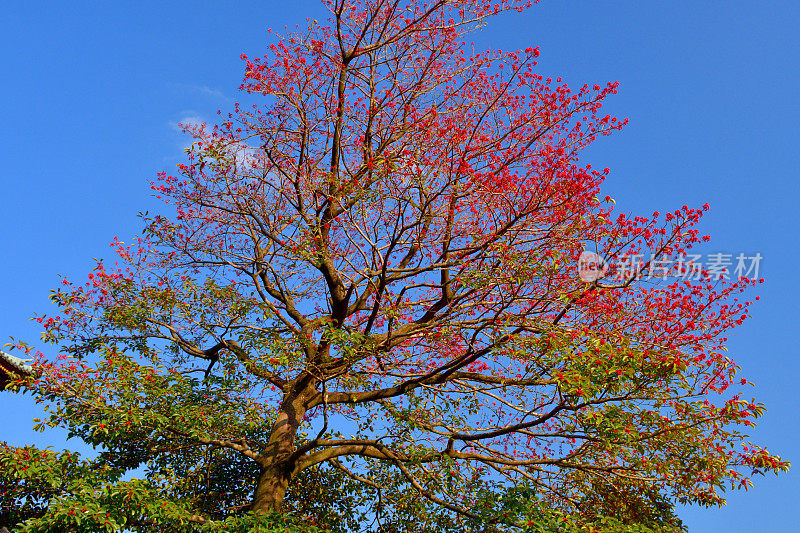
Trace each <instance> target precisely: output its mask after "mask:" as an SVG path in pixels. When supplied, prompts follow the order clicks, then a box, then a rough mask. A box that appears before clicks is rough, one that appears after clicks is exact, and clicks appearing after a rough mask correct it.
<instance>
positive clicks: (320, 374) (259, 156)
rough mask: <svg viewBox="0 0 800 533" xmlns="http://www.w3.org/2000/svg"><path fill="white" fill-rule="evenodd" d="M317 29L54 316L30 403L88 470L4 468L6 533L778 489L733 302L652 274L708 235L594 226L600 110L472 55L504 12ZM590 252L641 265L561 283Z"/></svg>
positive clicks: (520, 516)
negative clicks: (753, 438)
mask: <svg viewBox="0 0 800 533" xmlns="http://www.w3.org/2000/svg"><path fill="white" fill-rule="evenodd" d="M326 4H327V7H328V9H329V10H330V19H329V22H328V24H327V25H323V26H320V25H317V23H316V21H315V22H313V23H312V24H310V25H309V27H308V28H307V29H306V30H305V31H303V32H301V33H297V34H291V35H285V36H281V37H279V38H277V40H276V41H275V43H274V44H272V45H271V46H270V49H269V52H268V54H267V55H266V56H264V57H263V58H258V59H248V58H247V57H244V56H243V59H244V60H245V61H246V65H247V66H246V71H245V72H246V73H245V80H244V83H243V85H242V88H243V89H244V90H245V91H247V92H248V93H250V94H252V95H263V98H264V100H265V104H264V105H263V106H258V107H252V108H243V107H239V106H237V107H236V108H235V111H234V112H233V113H232V114H230V115H227V117H224V118H223V119H222V120H221V122H220V124H219V125H217V126H215V127H213V128H208V127H206V126H200V127H194V126H193V127H187V128H186V129H187V131H188V132H189V133H190V134H191V135H193V137H194V141H195V142H194V144H193V145H192V147H191V149H190V150H188V162H187V163H186V164H182V165H180V166H179V169H180V172H179V173H176V175H174V176H172V175H167V174H161V175H159V179H158V181H156V182H154V183H153V189H154V190H155V191H156V194H157V195H159V197H161V198H163V199H164V200H165V201H166V203H167V204H168V205H170V206H172V207H173V208H174V214H173V215H170V216H166V215H157V216H153V217H151V218H147V219H146V222H147V225H146V230H145V232H144V234H143V236H142V237H141V238H140V239H139V240H138V241H137V242H136V243H133V244H124V243H122V242H115V243H114V247H115V249H116V251H117V253H118V254H119V257H120V260H119V263H118V265H117V266H115V267H113V268H111V267H108V266H107V265H104V264H103V263H99V264H98V265H97V268H96V269H95V271H94V272H93V273H91V274H90V275H89V279H88V282H87V283H85V284H73V283H70V282H68V281H64V285H63V286H62V287H61V288H60V289H59V290H57V291H55V292H54V294H53V296H52V299H53V301H54V302H55V303H56V304H57V305H58V306H60V308H61V312H60V316H53V317H47V316H44V317H41V318H40V319H39V320H40V322H42V324H43V325H44V328H45V330H46V332H45V338H46V340H48V341H50V342H53V343H56V344H58V345H59V346H60V348H61V351H62V354H63V355H62V356H60V357H59V358H58V359H57V360H50V361H48V360H46V359H44V358H40V359H39V361H38V362H37V363H36V365H35V368H36V370H37V373H38V374H37V375H38V377H37V379H36V380H35V381H29V382H27V383H25V384H22V385H23V386H24V387H25V388H26V390H29V391H31V392H32V393H33V394H35V395H36V396H37V397H38V398H39V399H40V400H44V401H46V402H47V404H48V405H49V412H50V415H49V418H47V419H46V420H44V421H43V422H41V427H42V428H44V427H46V426H64V427H66V428H68V429H69V431H70V434H71V435H74V436H78V437H80V438H81V439H83V440H84V441H86V442H88V443H90V444H92V445H96V446H98V447H99V448H100V450H101V451H100V452H99V456H98V457H97V458H96V459H93V460H85V459H81V458H79V457H77V456H75V455H73V454H69V453H67V452H65V453H62V454H56V453H54V452H50V451H41V450H35V449H32V448H13V447H6V448H5V449H4V450H3V451H2V453H0V460H1V461H2V462H3V464H4V470H3V472H4V473H3V478H2V479H3V482H4V483H6V487H7V490H6V491H5V493H4V495H3V496H0V498H4V499H5V500H4V502H5V504H6V505H11V504H14V505H16V506H17V507H16V508H17V509H18V511H17V512H18V515H15V516H16V518H15V519H17V520H26V522H25V524H26V525H25V526H24V527H22V530H24V531H51V530H53V531H54V530H59V531H62V530H66V529H64V528H68V529H69V528H78V529H75V530H79V529H80V528H84V529H83V530H87V531H95V530H105V529H107V530H114V529H115V528H121V527H125V528H129V529H130V528H133V529H137V530H142V531H151V530H152V531H160V530H165V529H163V528H167V529H168V530H170V531H172V530H183V529H185V530H189V531H195V530H209V531H211V530H213V531H217V530H220V528H222V529H223V530H224V529H225V528H228V530H236V528H246V527H253V524H255V523H258V522H259V521H261V522H262V523H264V524H265V523H266V522H264V520H267V519H269V520H273V521H274V520H278V518H277V517H279V516H281V515H284V516H285V515H289V514H292V515H294V516H300V517H303V518H304V521H305V523H306V525H314V523H316V524H317V525H318V526H320V527H323V528H325V529H329V530H351V529H355V528H357V527H359V524H364V523H366V524H369V523H370V522H371V523H373V524H375V526H374V527H376V528H377V529H379V530H381V531H405V530H415V531H416V530H419V528H420V527H423V526H422V525H421V524H427V526H425V527H431V528H434V529H435V530H437V531H445V530H448V529H449V528H451V527H452V528H453V530H457V531H464V530H472V529H474V530H480V531H506V530H515V528H517V529H520V528H523V529H524V528H529V529H531V530H537V528H538V529H542V530H548V531H553V530H573V529H575V530H578V529H581V528H586V529H587V530H592V529H593V530H601V529H603V528H605V530H609V531H611V530H614V531H622V530H625V531H628V530H630V531H648V530H653V531H655V530H662V529H668V530H674V529H675V528H678V527H680V524H679V521H678V520H677V518H675V516H674V514H673V506H674V504H675V502H689V503H697V504H701V505H714V504H720V503H721V502H723V501H724V500H723V498H722V495H721V491H722V490H724V488H725V487H727V486H733V487H745V488H746V487H747V486H748V485H749V484H750V476H752V474H754V473H763V472H766V471H780V470H784V469H786V468H787V467H788V463H786V462H783V461H781V460H780V458H778V457H775V456H772V455H770V454H769V453H768V452H767V451H765V450H764V449H762V448H760V447H757V446H752V445H748V446H742V443H743V440H744V439H745V436H744V435H743V434H742V433H741V432H740V430H739V429H738V428H740V427H741V426H750V425H751V424H752V420H753V418H755V417H757V416H758V415H760V414H761V412H762V407H761V406H760V405H757V404H755V403H753V402H750V401H745V400H743V399H741V397H740V396H739V395H738V394H736V392H735V391H730V390H729V388H730V387H731V385H732V383H733V380H734V374H735V373H736V367H735V365H734V364H733V363H732V362H731V360H730V359H728V358H727V357H726V356H725V355H724V351H725V347H724V343H725V341H726V338H725V335H726V332H727V331H728V330H730V329H731V328H733V327H735V326H736V325H738V324H740V323H741V322H742V320H743V319H744V318H745V316H746V314H747V307H748V303H747V302H745V301H739V299H738V295H739V293H740V292H741V291H742V290H744V289H745V288H747V287H749V286H751V285H753V284H754V283H756V281H755V280H750V279H747V278H740V279H738V280H735V281H733V282H727V281H726V280H722V279H714V278H715V277H717V276H713V275H712V274H711V273H709V272H699V273H698V274H697V275H695V276H692V277H691V278H688V277H686V276H683V274H685V273H686V266H687V265H682V266H678V267H677V268H672V267H670V269H664V264H665V263H666V259H667V258H671V257H680V256H682V255H683V254H685V253H686V252H687V250H689V248H691V247H692V246H693V245H694V244H696V243H697V242H699V241H700V240H701V237H699V234H698V231H697V230H696V229H695V225H696V224H697V222H698V221H699V219H700V218H701V216H702V213H703V210H698V209H690V208H688V207H683V208H682V209H679V210H676V211H674V212H671V213H667V214H665V215H664V216H663V217H660V216H659V214H658V213H655V214H654V215H653V217H650V218H644V217H635V218H629V217H626V216H625V215H618V216H612V211H613V208H612V206H611V201H610V199H609V198H606V200H601V199H600V198H601V194H600V185H601V182H602V181H603V178H604V176H605V174H607V173H608V170H607V169H606V170H605V171H603V172H599V171H597V170H594V169H592V168H591V167H590V166H589V165H583V166H582V165H580V164H579V163H578V161H579V159H578V158H579V155H580V152H581V150H582V149H583V148H584V147H586V146H587V145H588V144H589V143H590V142H592V141H593V140H595V139H596V138H597V137H598V136H600V135H607V134H609V133H612V132H613V131H615V130H617V129H619V128H620V127H622V125H623V123H624V121H620V120H617V119H615V118H612V117H610V116H603V115H602V114H601V113H600V108H601V104H602V102H603V100H604V99H605V98H606V97H607V96H608V95H610V94H612V93H614V92H615V91H616V84H608V85H606V86H598V85H595V86H588V85H587V86H584V87H582V88H580V89H578V90H576V91H573V90H571V89H569V88H568V87H567V86H566V85H564V84H563V83H562V82H561V80H560V79H557V80H552V79H549V78H548V79H544V78H543V77H542V76H540V75H538V74H537V73H536V68H535V67H536V57H537V55H538V51H537V49H535V48H529V49H527V50H524V51H518V52H511V53H506V52H500V51H490V52H484V53H477V54H472V53H468V48H467V46H466V45H465V44H464V43H463V42H462V39H463V38H464V35H465V34H466V33H467V32H469V31H472V30H474V29H476V28H478V27H480V26H481V25H482V24H483V23H484V21H485V19H486V18H487V17H489V16H491V15H495V14H498V13H500V12H503V11H508V10H521V9H523V8H525V7H527V5H526V4H525V2H519V1H517V0H505V1H502V2H499V3H496V4H485V3H483V2H477V1H474V0H432V1H429V2H421V1H413V0H412V1H407V2H402V1H399V0H398V1H385V0H373V1H362V0H347V1H342V0H329V1H328V2H326ZM584 250H591V251H594V252H597V253H598V255H599V256H602V257H606V258H619V257H622V256H626V257H633V256H636V255H640V256H642V257H644V258H645V260H643V261H642V263H641V264H639V265H638V266H635V267H634V268H631V269H626V268H618V267H613V268H612V269H611V270H609V271H605V270H601V271H600V273H599V274H598V275H596V276H592V277H589V278H588V279H587V278H586V276H584V277H583V279H582V278H581V277H579V276H578V272H577V265H578V261H579V256H580V254H581V252H582V251H584ZM689 266H690V265H689ZM659 269H661V270H659ZM603 274H604V276H603ZM741 383H744V380H742V381H741ZM737 384H738V383H737ZM137 469H138V470H137ZM132 470H133V471H135V472H139V473H141V472H144V479H138V478H136V477H134V478H133V479H131V478H130V476H128V477H126V476H125V474H126V473H128V472H130V471H132ZM134 475H141V474H136V473H134ZM9 487H10V488H9ZM20 487H27V488H25V489H24V490H23V489H21V488H20ZM20 491H21V492H20ZM32 494H36V495H37V496H36V498H34V497H33V496H31V495H32ZM37 498H38V499H37ZM23 503H24V505H23ZM26 513H27V514H26ZM54 524H55V525H54ZM53 527H55V528H56V529H52V528H53ZM265 527H266V526H265ZM281 527H284V528H286V527H294V526H286V525H284V526H281ZM58 528H62V529H58ZM492 528H494V529H492ZM282 530H284V529H282Z"/></svg>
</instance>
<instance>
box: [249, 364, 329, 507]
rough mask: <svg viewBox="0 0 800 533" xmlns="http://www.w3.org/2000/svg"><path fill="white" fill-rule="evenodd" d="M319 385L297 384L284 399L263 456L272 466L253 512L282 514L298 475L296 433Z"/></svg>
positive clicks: (310, 381)
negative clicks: (285, 498)
mask: <svg viewBox="0 0 800 533" xmlns="http://www.w3.org/2000/svg"><path fill="white" fill-rule="evenodd" d="M315 386H316V382H315V381H314V379H313V378H312V377H311V376H308V375H306V376H302V377H301V378H299V379H297V380H296V381H295V386H294V387H293V390H292V391H290V392H289V393H287V394H286V396H284V399H283V403H281V407H280V409H279V410H278V416H277V418H276V419H275V424H274V425H273V426H272V433H271V435H270V437H269V443H268V444H267V449H266V450H265V453H264V455H265V456H266V457H267V458H268V460H269V462H268V464H267V465H266V467H264V469H263V470H262V471H261V474H260V475H259V476H258V481H257V483H256V490H255V494H254V495H253V505H252V508H251V509H252V510H253V511H256V512H261V513H271V512H275V513H279V512H280V511H281V506H282V504H283V498H284V496H286V489H287V488H288V487H289V482H290V481H291V479H292V476H293V475H294V474H295V464H293V462H290V461H289V459H290V457H291V456H292V452H293V451H294V449H295V438H296V436H297V430H298V428H299V427H300V424H301V423H302V421H303V416H304V415H305V413H306V410H307V408H308V401H309V400H310V399H311V398H312V397H313V396H314V394H315V393H316V389H315Z"/></svg>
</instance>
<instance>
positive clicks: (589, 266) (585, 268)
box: [578, 250, 608, 283]
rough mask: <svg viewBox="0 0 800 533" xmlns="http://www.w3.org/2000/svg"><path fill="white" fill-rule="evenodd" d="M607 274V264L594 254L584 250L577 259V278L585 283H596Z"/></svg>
mask: <svg viewBox="0 0 800 533" xmlns="http://www.w3.org/2000/svg"><path fill="white" fill-rule="evenodd" d="M606 273H608V263H606V260H605V259H603V258H602V257H600V256H599V255H598V254H596V253H594V252H588V251H586V250H584V251H583V252H581V255H580V257H579V258H578V277H579V278H581V280H582V281H585V282H586V283H592V282H593V281H597V280H598V279H600V278H602V277H603V276H605V275H606Z"/></svg>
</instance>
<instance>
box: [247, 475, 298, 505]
mask: <svg viewBox="0 0 800 533" xmlns="http://www.w3.org/2000/svg"><path fill="white" fill-rule="evenodd" d="M281 470H282V469H280V468H276V467H271V468H265V469H264V470H263V471H262V472H261V474H260V475H259V476H258V484H257V485H256V492H255V494H254V495H253V507H252V510H253V511H255V512H259V513H264V514H268V513H280V512H281V506H282V505H283V498H284V496H286V489H287V487H288V486H289V481H290V479H291V473H290V472H287V471H285V470H284V471H281Z"/></svg>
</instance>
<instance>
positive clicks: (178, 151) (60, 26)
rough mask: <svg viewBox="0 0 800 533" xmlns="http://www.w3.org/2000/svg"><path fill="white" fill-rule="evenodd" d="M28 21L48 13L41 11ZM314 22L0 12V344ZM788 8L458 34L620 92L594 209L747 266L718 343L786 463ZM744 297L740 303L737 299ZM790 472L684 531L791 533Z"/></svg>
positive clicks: (654, 13)
mask: <svg viewBox="0 0 800 533" xmlns="http://www.w3.org/2000/svg"><path fill="white" fill-rule="evenodd" d="M45 6H46V7H45ZM307 16H310V17H314V18H322V17H321V15H320V7H319V4H318V3H316V2H312V1H309V0H296V1H295V2H293V3H291V4H289V3H284V2H265V1H262V2H226V3H224V4H223V3H220V2H169V3H156V2H136V3H134V2H113V3H100V2H70V3H67V2H62V3H57V2H50V3H47V4H39V3H34V2H19V1H17V2H13V1H12V2H8V3H6V4H5V5H4V6H3V10H2V16H1V17H0V54H2V55H1V56H2V58H3V63H2V67H0V68H2V79H3V82H2V83H0V123H1V124H2V125H3V127H2V128H0V175H1V176H2V183H3V198H2V208H0V228H2V231H0V253H2V256H0V257H1V261H2V262H0V271H1V272H2V276H0V299H1V300H0V301H2V305H0V338H2V339H3V342H6V340H8V337H9V336H13V337H15V338H19V339H25V340H28V341H30V342H35V341H37V340H38V328H36V327H35V324H34V323H32V322H30V321H29V320H28V319H29V318H30V317H31V316H32V315H33V314H34V313H35V312H44V311H47V310H49V309H50V308H49V304H48V301H47V296H48V291H49V290H50V289H51V288H54V287H55V286H56V285H57V284H58V274H62V275H65V276H67V277H70V278H81V277H82V276H84V275H85V273H86V272H87V271H88V269H89V268H91V266H92V258H95V257H97V258H100V257H109V252H110V249H109V247H108V243H109V242H110V241H111V239H112V238H113V237H114V236H119V237H120V239H121V240H123V241H124V240H126V239H129V238H130V237H132V236H133V235H135V234H136V233H137V232H138V231H139V230H140V229H141V228H140V224H139V220H138V219H137V216H136V215H137V213H138V212H139V211H144V210H148V209H149V210H151V211H152V210H154V209H156V208H157V207H158V204H157V202H156V200H155V199H154V198H153V197H152V196H151V194H150V190H149V181H150V180H151V179H152V178H153V177H154V176H155V174H156V172H158V171H160V170H166V171H168V172H169V171H171V170H172V169H173V168H174V165H175V164H176V163H177V162H179V161H181V158H182V155H183V154H182V149H183V147H184V146H185V144H186V139H185V138H183V137H182V136H180V135H179V134H178V133H177V132H176V129H175V123H177V122H180V121H185V120H187V119H197V120H213V118H214V115H215V113H216V110H217V109H223V110H224V111H227V110H230V109H231V108H232V105H233V102H234V101H235V100H236V99H237V98H238V95H237V90H236V88H237V87H238V85H239V82H240V79H241V74H242V65H241V62H240V61H239V59H238V57H239V54H241V53H247V54H248V55H251V56H255V55H259V54H260V53H262V52H263V50H264V49H265V45H266V43H267V34H266V28H267V27H273V28H281V27H283V26H284V25H289V26H293V25H294V24H296V23H302V22H303V21H304V19H305V17H307ZM798 28H800V4H798V3H797V2H796V1H788V0H786V1H765V2H758V3H756V2H743V1H728V2H719V1H718V2H709V1H699V0H692V1H688V0H686V1H675V2H656V1H655V0H624V1H623V0H619V1H607V2H597V1H590V0H582V1H581V0H575V1H566V0H543V1H542V3H541V5H539V6H538V7H535V8H534V9H531V10H530V11H528V12H527V13H525V14H524V15H515V16H504V17H502V18H500V19H498V20H494V21H492V23H491V24H490V25H489V27H488V28H487V30H486V31H484V32H483V33H480V34H477V35H475V40H476V41H477V43H478V45H479V46H481V47H488V46H491V47H494V48H501V49H513V48H524V47H526V46H530V45H538V46H539V47H540V49H541V53H542V55H541V58H540V59H541V61H540V66H541V70H542V72H543V73H546V74H551V75H561V76H563V77H564V78H565V80H566V81H568V82H570V83H571V84H572V85H573V86H579V85H581V84H583V83H584V82H589V83H594V82H597V83H602V82H606V81H612V80H618V81H619V82H620V83H621V87H620V92H619V94H618V95H616V96H615V97H613V99H612V100H611V101H610V102H609V105H608V109H609V112H612V113H614V114H616V115H618V116H624V117H629V118H630V125H629V126H628V127H627V128H626V129H625V130H624V131H623V132H621V133H619V134H617V135H614V136H612V137H606V138H603V139H601V140H600V141H598V143H597V144H596V145H595V146H594V147H593V148H592V149H591V150H590V151H589V152H588V153H587V157H586V160H587V161H588V162H592V163H593V164H594V165H595V166H598V167H601V168H602V167H606V166H607V167H610V168H611V169H612V173H611V176H610V178H609V181H608V182H607V184H606V189H605V190H606V192H607V193H608V194H611V195H612V196H614V197H615V198H616V199H617V205H618V207H619V208H620V209H622V210H623V211H628V212H633V213H638V214H643V215H648V214H650V213H652V211H654V210H659V211H665V210H671V209H675V208H678V207H680V206H682V205H684V204H688V205H690V206H700V205H702V204H703V203H705V202H708V203H710V204H711V208H712V209H711V212H710V213H709V215H708V216H707V217H706V219H705V223H704V225H703V226H702V229H703V230H705V232H707V233H710V234H711V235H712V238H713V240H712V243H711V247H710V248H709V251H719V252H726V253H733V254H736V253H739V252H744V253H747V254H749V255H750V254H754V253H756V252H758V253H761V255H762V256H763V257H764V260H763V262H762V264H761V267H762V269H761V271H762V274H763V275H764V277H766V279H767V282H766V283H765V284H764V285H762V286H760V287H759V289H758V291H757V294H759V295H760V296H761V301H760V302H759V305H757V306H755V308H754V309H753V318H752V319H751V320H749V321H748V322H747V323H746V324H745V325H744V326H743V327H741V328H739V330H738V331H736V332H735V333H734V334H733V335H732V338H731V341H730V344H729V349H730V353H731V354H732V356H733V357H734V359H735V360H736V361H737V362H738V363H739V364H740V365H741V366H742V375H743V376H745V377H747V378H748V379H749V380H751V381H754V382H755V383H756V389H755V390H756V393H755V394H756V397H757V399H758V400H759V401H762V402H764V403H766V405H767V408H768V411H767V414H766V416H765V417H764V418H763V419H762V420H761V423H760V425H759V427H758V428H757V429H756V430H754V431H753V434H752V437H753V438H752V440H753V441H754V442H758V443H760V444H766V445H768V446H769V447H770V449H771V450H773V451H776V452H778V453H780V454H782V455H783V456H784V457H786V458H789V459H790V460H795V462H796V463H797V464H798V465H800V445H798V442H800V423H799V422H798V417H797V416H796V406H797V405H798V404H800V380H798V376H800V362H799V361H798V358H797V348H796V346H797V342H796V340H795V339H796V336H795V332H796V330H797V324H798V314H797V311H796V307H797V302H798V301H800V289H798V283H797V280H798V265H800V253H799V252H798V239H797V237H796V230H797V226H798V224H797V223H796V222H795V219H796V216H797V204H798V200H800V193H798V190H800V187H798V186H797V185H796V182H797V181H798V177H799V176H798V169H799V167H800V165H799V164H798V163H800V150H798V149H797V146H798V141H799V140H800V139H798V137H799V136H798V127H799V126H800V98H798V96H799V95H800V70H799V69H798V65H800V57H798V56H800V30H799V29H798ZM754 294H756V293H754ZM0 412H1V413H2V415H0V417H2V418H0V440H7V441H10V442H12V443H14V444H23V443H26V442H37V443H40V444H53V445H55V446H61V445H62V444H63V440H61V437H59V436H52V435H39V434H34V433H33V432H32V431H31V430H30V426H31V424H30V419H32V418H33V417H35V416H37V415H38V413H39V411H38V408H37V407H36V406H34V405H33V404H32V402H30V399H29V398H26V397H18V396H12V395H10V394H4V395H2V396H0ZM798 480H800V477H799V476H798V474H797V473H796V472H791V473H789V474H788V475H784V476H781V477H779V478H775V477H768V478H764V479H757V480H756V487H755V488H754V489H751V490H750V491H749V492H748V493H741V492H739V493H733V494H731V495H730V497H729V505H728V506H727V507H726V508H723V509H720V510H716V509H714V510H702V509H684V510H683V511H682V513H681V514H682V516H683V517H684V519H685V521H686V523H687V524H688V525H689V526H690V529H691V530H692V531H696V532H709V533H710V532H716V531H741V532H761V531H793V530H796V524H797V523H798V521H800V508H799V507H798V506H797V504H796V502H795V500H796V496H795V495H796V493H798V492H800V481H798Z"/></svg>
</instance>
